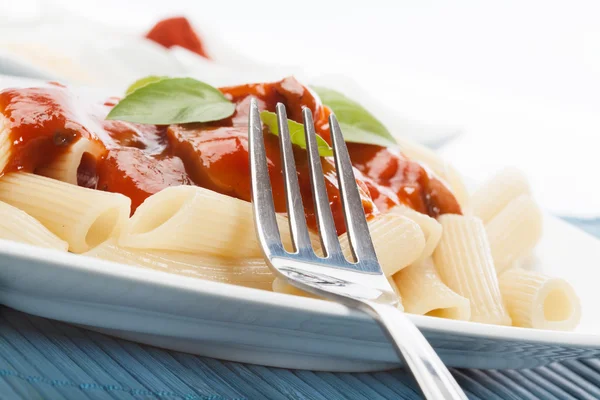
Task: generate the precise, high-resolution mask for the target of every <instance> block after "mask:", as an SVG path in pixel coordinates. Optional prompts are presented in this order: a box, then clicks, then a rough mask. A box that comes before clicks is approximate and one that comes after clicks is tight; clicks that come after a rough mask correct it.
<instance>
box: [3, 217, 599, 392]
mask: <svg viewBox="0 0 600 400" xmlns="http://www.w3.org/2000/svg"><path fill="white" fill-rule="evenodd" d="M570 222H572V223H575V224H576V225H579V226H581V227H582V228H584V229H585V230H587V231H588V232H590V233H592V234H596V235H597V236H599V235H600V219H598V220H592V221H590V220H576V219H571V220H570ZM452 373H453V374H454V376H455V377H456V379H457V380H458V382H459V383H460V384H461V386H462V387H463V388H464V389H465V390H466V392H467V394H468V395H469V398H470V399H482V400H488V399H489V400H495V399H551V400H568V399H600V359H591V360H582V361H568V362H563V363H560V364H559V363H557V364H553V365H550V366H546V367H542V368H536V369H531V370H515V371H493V370H491V371H490V370H465V369H454V370H452ZM0 399H1V400H4V399H8V400H10V399H99V400H100V399H102V400H104V399H168V400H171V399H183V400H195V399H214V400H234V399H236V400H241V399H294V400H296V399H318V400H329V399H353V400H354V399H369V400H384V399H420V395H419V393H418V389H417V388H416V386H415V384H414V382H412V380H411V378H410V376H409V375H408V373H407V372H405V371H403V370H400V369H398V370H394V371H388V372H377V373H359V374H348V373H328V372H311V371H294V370H286V369H278V368H269V367H262V366H257V365H249V364H239V363H234V362H227V361H219V360H215V359H211V358H206V357H199V356H194V355H190V354H185V353H179V352H174V351H167V350H162V349H158V348H154V347H151V346H145V345H141V344H137V343H133V342H129V341H126V340H121V339H115V338H112V337H109V336H106V335H102V334H99V333H95V332H91V331H88V330H85V329H80V328H77V327H74V326H71V325H68V324H65V323H62V322H57V321H52V320H48V319H45V318H40V317H35V316H32V315H28V314H24V313H21V312H18V311H15V310H12V309H9V308H7V307H0Z"/></svg>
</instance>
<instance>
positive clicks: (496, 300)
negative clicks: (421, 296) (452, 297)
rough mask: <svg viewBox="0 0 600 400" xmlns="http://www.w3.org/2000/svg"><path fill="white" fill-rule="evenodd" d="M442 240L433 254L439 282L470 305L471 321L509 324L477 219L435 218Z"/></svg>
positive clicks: (488, 248)
mask: <svg viewBox="0 0 600 400" xmlns="http://www.w3.org/2000/svg"><path fill="white" fill-rule="evenodd" d="M438 220H439V222H440V223H441V224H442V229H443V231H442V238H441V240H440V244H439V245H438V247H437V249H436V250H435V252H434V253H433V256H434V262H435V265H436V267H437V270H438V272H439V274H440V277H441V278H442V281H443V282H444V283H445V284H446V285H448V287H449V288H450V289H452V290H453V291H455V292H456V293H458V294H459V295H461V296H463V297H466V298H467V299H469V301H470V302H471V320H472V321H476V322H483V323H489V324H498V325H510V317H509V316H508V313H507V311H506V307H505V306H504V303H503V302H502V297H501V295H500V289H499V287H498V278H497V276H496V270H495V267H494V261H493V259H492V254H491V251H490V245H489V243H488V241H487V236H486V234H485V228H484V226H483V223H482V222H481V220H480V219H479V218H477V217H465V216H462V215H453V214H445V215H442V216H440V217H439V219H438Z"/></svg>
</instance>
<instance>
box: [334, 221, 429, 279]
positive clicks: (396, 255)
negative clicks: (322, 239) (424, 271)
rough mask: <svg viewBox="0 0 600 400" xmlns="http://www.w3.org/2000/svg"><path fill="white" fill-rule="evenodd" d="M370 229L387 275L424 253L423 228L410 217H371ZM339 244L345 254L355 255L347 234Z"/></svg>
mask: <svg viewBox="0 0 600 400" xmlns="http://www.w3.org/2000/svg"><path fill="white" fill-rule="evenodd" d="M369 232H370V233H371V239H372V240H373V246H374V247H375V253H376V254H377V260H378V261H379V265H380V266H381V269H382V270H383V273H384V274H385V275H386V276H392V275H393V274H395V273H396V272H398V271H400V270H401V269H402V268H404V267H406V266H408V265H410V264H411V263H413V262H414V261H415V260H416V259H418V258H419V256H420V255H421V254H422V253H423V249H424V248H425V236H424V235H423V231H422V230H421V228H420V227H419V225H417V223H415V222H414V221H411V220H410V219H408V218H405V217H402V216H399V215H393V214H384V215H381V216H378V217H375V218H373V219H372V220H371V221H369ZM339 239H340V244H341V246H342V250H343V251H344V255H345V256H346V258H348V259H351V258H352V252H351V250H350V243H349V241H348V236H347V235H346V234H343V235H341V236H340V238H339Z"/></svg>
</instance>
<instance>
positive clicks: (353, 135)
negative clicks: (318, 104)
mask: <svg viewBox="0 0 600 400" xmlns="http://www.w3.org/2000/svg"><path fill="white" fill-rule="evenodd" d="M312 89H313V90H314V91H315V92H316V93H317V94H318V95H319V97H320V98H321V101H322V102H323V104H325V105H326V106H328V107H329V108H331V110H332V111H333V113H334V114H335V116H336V118H337V120H338V122H339V124H340V128H342V133H343V134H344V140H345V141H346V142H355V143H366V144H376V145H379V146H386V147H393V146H397V143H396V140H395V139H394V137H393V136H392V135H391V133H390V132H389V131H388V130H387V128H386V127H385V126H384V125H383V124H382V123H381V122H379V120H377V118H375V117H374V116H373V115H372V114H371V113H370V112H368V111H367V110H366V109H365V108H364V107H363V106H361V105H360V104H358V103H357V102H355V101H354V100H351V99H349V98H348V97H346V96H344V95H343V94H341V93H339V92H337V91H335V90H332V89H327V88H324V87H312Z"/></svg>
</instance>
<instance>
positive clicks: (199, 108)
mask: <svg viewBox="0 0 600 400" xmlns="http://www.w3.org/2000/svg"><path fill="white" fill-rule="evenodd" d="M234 112H235V104H233V103H232V102H230V101H229V100H227V99H226V98H225V96H223V94H222V93H221V92H220V91H219V90H218V89H216V88H214V87H212V86H210V85H208V84H206V83H204V82H200V81H198V80H196V79H192V78H165V79H161V80H158V81H154V82H151V83H147V84H146V85H144V86H142V87H140V88H138V89H137V90H135V91H133V92H131V93H130V94H129V95H128V96H125V98H123V99H122V100H121V101H120V102H119V103H118V104H117V105H116V106H114V108H113V109H112V110H111V111H110V113H108V116H107V117H106V118H107V119H116V120H121V121H128V122H137V123H141V124H155V125H169V124H185V123H189V122H209V121H218V120H221V119H224V118H227V117H229V116H231V115H232V114H233V113H234Z"/></svg>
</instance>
